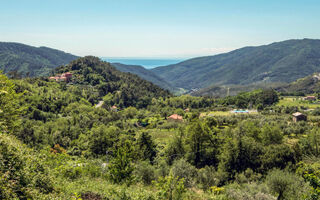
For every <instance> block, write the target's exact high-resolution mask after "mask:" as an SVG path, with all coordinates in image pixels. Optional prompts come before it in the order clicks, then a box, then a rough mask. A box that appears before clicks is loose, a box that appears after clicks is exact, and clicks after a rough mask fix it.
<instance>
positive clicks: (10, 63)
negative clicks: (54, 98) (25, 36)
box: [0, 42, 77, 77]
mask: <svg viewBox="0 0 320 200" xmlns="http://www.w3.org/2000/svg"><path fill="white" fill-rule="evenodd" d="M76 58H77V56H74V55H71V54H69V53H65V52H63V51H59V50H56V49H51V48H47V47H32V46H28V45H24V44H20V43H11V42H0V70H2V71H3V72H4V73H8V72H13V71H16V72H18V73H20V74H21V75H22V76H30V77H32V76H45V75H48V74H49V73H50V72H51V71H52V69H54V68H56V67H58V66H60V65H65V64H68V63H69V62H71V61H72V60H75V59H76ZM15 75H17V74H15Z"/></svg>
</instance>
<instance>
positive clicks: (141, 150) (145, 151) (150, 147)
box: [137, 132, 157, 162]
mask: <svg viewBox="0 0 320 200" xmlns="http://www.w3.org/2000/svg"><path fill="white" fill-rule="evenodd" d="M137 147H138V148H137V149H138V150H137V151H138V155H140V158H141V159H142V160H146V159H148V160H149V161H151V162H152V161H153V159H154V158H155V157H156V155H157V152H156V145H155V144H154V142H153V141H152V138H151V136H150V135H149V134H148V133H147V132H142V133H141V134H140V136H139V137H138V139H137Z"/></svg>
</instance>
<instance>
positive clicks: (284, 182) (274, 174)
mask: <svg viewBox="0 0 320 200" xmlns="http://www.w3.org/2000/svg"><path fill="white" fill-rule="evenodd" d="M266 183H267V185H268V186H269V188H270V190H271V191H272V192H273V193H274V194H276V195H277V200H284V199H302V195H303V194H302V193H301V192H302V191H303V189H304V186H305V184H304V182H303V180H301V178H299V177H298V176H297V175H295V174H294V173H290V172H288V171H283V170H280V169H274V170H272V171H270V172H269V173H268V175H267V177H266ZM297 188H299V189H297Z"/></svg>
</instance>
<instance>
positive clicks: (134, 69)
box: [111, 63, 176, 91]
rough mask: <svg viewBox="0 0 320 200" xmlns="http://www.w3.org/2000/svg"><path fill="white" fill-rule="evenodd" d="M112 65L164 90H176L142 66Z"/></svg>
mask: <svg viewBox="0 0 320 200" xmlns="http://www.w3.org/2000/svg"><path fill="white" fill-rule="evenodd" d="M111 65H112V66H114V67H115V68H116V69H117V70H119V71H122V72H129V73H132V74H136V75H138V76H139V77H140V78H142V79H144V80H147V81H150V82H152V83H153V84H155V85H158V86H160V87H161V88H163V89H166V90H170V91H175V90H176V89H175V88H174V87H173V86H172V85H170V84H169V83H167V82H166V81H165V80H164V79H163V78H160V77H159V76H157V75H156V74H155V73H153V72H152V71H151V70H147V69H145V68H144V67H142V66H140V65H125V64H121V63H111Z"/></svg>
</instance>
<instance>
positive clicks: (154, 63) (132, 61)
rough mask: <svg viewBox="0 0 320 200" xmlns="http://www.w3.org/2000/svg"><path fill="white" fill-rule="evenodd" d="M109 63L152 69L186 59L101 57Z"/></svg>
mask: <svg viewBox="0 0 320 200" xmlns="http://www.w3.org/2000/svg"><path fill="white" fill-rule="evenodd" d="M101 59H102V60H104V61H107V62H110V63H122V64H126V65H141V66H143V67H144V68H146V69H152V68H155V67H159V66H166V65H171V64H176V63H179V62H181V61H184V60H186V59H173V58H167V59H166V58H107V57H102V58H101Z"/></svg>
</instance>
